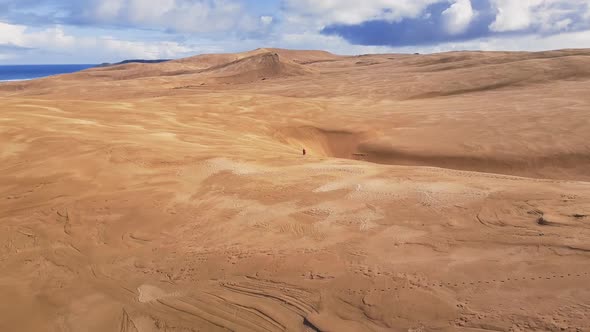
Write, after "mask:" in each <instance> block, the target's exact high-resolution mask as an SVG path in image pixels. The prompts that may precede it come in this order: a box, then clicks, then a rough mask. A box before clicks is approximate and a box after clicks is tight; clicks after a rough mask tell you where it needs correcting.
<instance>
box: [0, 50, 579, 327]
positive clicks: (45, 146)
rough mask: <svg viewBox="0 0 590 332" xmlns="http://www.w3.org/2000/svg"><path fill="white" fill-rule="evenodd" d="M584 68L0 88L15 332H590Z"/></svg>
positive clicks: (452, 57)
mask: <svg viewBox="0 0 590 332" xmlns="http://www.w3.org/2000/svg"><path fill="white" fill-rule="evenodd" d="M589 61H590V51H588V50H561V51H550V52H540V53H525V52H518V53H511V52H451V53H443V54H432V55H404V54H378V55H362V56H338V55H333V54H330V53H327V52H322V51H292V50H282V49H270V48H269V49H258V50H254V51H250V52H244V53H238V54H209V55H199V56H195V57H191V58H187V59H180V60H175V61H170V62H166V63H158V64H125V65H119V66H112V67H104V68H95V69H90V70H86V71H83V72H80V73H76V74H71V75H60V76H55V77H50V78H45V79H40V80H34V81H28V82H10V83H2V84H0V101H1V103H2V114H1V115H0V211H1V213H0V271H2V273H1V274H0V294H2V297H1V298H0V312H1V313H2V315H0V331H134V332H135V331H137V332H146V331H227V330H234V331H465V332H472V331H576V332H577V331H587V330H588V321H590V309H589V307H588V303H590V291H589V290H588V286H587V284H588V280H589V278H590V276H589V273H590V263H589V262H590V261H589V258H590V245H589V242H588V239H590V182H588V181H589V179H590V143H589V142H590V131H588V128H590V117H589V116H588V109H589V106H590V95H589V94H588V90H589V89H590V76H589V73H590V72H589V70H590V63H589ZM304 148H305V149H306V150H307V155H306V156H303V155H302V149H304Z"/></svg>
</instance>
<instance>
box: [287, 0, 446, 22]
mask: <svg viewBox="0 0 590 332" xmlns="http://www.w3.org/2000/svg"><path fill="white" fill-rule="evenodd" d="M440 1H441V0H364V1H357V0H285V1H284V3H285V6H286V8H287V15H288V16H291V19H295V20H301V18H302V17H312V18H313V19H314V20H315V21H317V22H318V24H319V25H327V24H333V23H342V24H359V23H362V22H364V21H367V20H387V21H399V20H401V19H403V18H408V17H418V16H419V15H420V14H421V13H422V12H423V11H424V9H425V8H426V7H427V6H428V5H430V4H433V3H436V2H440Z"/></svg>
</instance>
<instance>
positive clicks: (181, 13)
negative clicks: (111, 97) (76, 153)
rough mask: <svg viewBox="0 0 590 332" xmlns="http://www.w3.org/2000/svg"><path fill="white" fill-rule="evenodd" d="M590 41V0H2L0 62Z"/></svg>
mask: <svg viewBox="0 0 590 332" xmlns="http://www.w3.org/2000/svg"><path fill="white" fill-rule="evenodd" d="M258 47H283V48H294V49H325V50H328V51H332V52H334V53H339V54H361V53H385V52H405V53H414V52H420V53H430V52H441V51H452V50H545V49H558V48H582V47H589V48H590V0H363V1H357V0H257V1H246V0H0V64H19V63H21V64H29V63H101V62H115V61H120V60H123V59H129V58H145V59H156V58H178V57H185V56H190V55H193V54H198V53H216V52H237V51H245V50H249V49H254V48H258Z"/></svg>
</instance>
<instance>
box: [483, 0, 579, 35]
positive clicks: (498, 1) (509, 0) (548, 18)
mask: <svg viewBox="0 0 590 332" xmlns="http://www.w3.org/2000/svg"><path fill="white" fill-rule="evenodd" d="M491 3H492V5H493V6H494V8H495V9H496V11H497V14H496V19H495V21H494V22H493V23H492V24H491V25H490V30H492V31H494V32H508V31H519V30H526V29H537V30H540V31H543V32H553V33H555V32H559V31H563V30H568V29H570V28H571V26H572V25H573V24H574V23H575V22H573V20H572V19H571V17H572V16H576V15H580V16H581V17H582V19H585V20H587V19H588V18H590V17H588V16H590V1H589V0H518V1H515V0H491ZM584 10H586V11H587V13H586V14H585V13H584ZM584 15H586V16H587V17H586V18H584ZM586 23H588V22H586Z"/></svg>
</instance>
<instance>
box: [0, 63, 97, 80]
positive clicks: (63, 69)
mask: <svg viewBox="0 0 590 332" xmlns="http://www.w3.org/2000/svg"><path fill="white" fill-rule="evenodd" d="M94 66H96V65H0V82H4V81H21V80H30V79H33V78H40V77H46V76H51V75H58V74H68V73H73V72H77V71H80V70H84V69H88V68H92V67H94Z"/></svg>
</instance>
